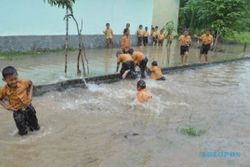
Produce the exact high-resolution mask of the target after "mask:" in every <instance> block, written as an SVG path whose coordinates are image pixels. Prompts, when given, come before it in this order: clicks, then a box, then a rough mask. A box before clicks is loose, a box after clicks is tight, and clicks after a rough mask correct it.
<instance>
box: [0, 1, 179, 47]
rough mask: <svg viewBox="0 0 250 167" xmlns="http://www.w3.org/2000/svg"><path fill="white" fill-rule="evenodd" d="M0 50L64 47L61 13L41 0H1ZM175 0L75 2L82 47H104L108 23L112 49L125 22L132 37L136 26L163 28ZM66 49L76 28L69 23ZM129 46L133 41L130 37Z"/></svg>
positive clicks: (174, 15)
mask: <svg viewBox="0 0 250 167" xmlns="http://www.w3.org/2000/svg"><path fill="white" fill-rule="evenodd" d="M1 6H4V7H3V8H1V10H0V14H1V16H2V17H0V22H1V26H0V51H28V50H34V49H58V48H63V46H64V34H65V22H64V20H63V17H64V15H65V10H64V9H60V8H58V7H51V6H50V5H49V4H47V3H44V1H43V0H11V1H10V0H1ZM178 10H179V0H105V1H100V0H91V1H89V0H76V4H75V5H74V14H75V16H76V18H77V20H79V22H80V20H81V19H83V23H84V24H83V34H84V43H85V45H86V48H101V47H105V41H104V35H103V33H102V32H103V30H104V29H105V24H106V23H107V22H109V23H111V27H112V28H113V31H114V34H117V35H116V36H115V37H114V41H115V44H116V46H118V43H119V41H120V35H121V34H122V31H123V28H124V27H125V24H126V23H130V24H131V30H130V32H131V34H132V35H133V34H135V33H136V30H137V27H138V25H139V24H143V25H144V26H148V27H150V26H151V25H152V24H153V25H159V26H160V27H161V26H163V25H164V24H165V23H166V22H167V21H169V20H173V21H174V22H175V23H177V18H178ZM69 27H70V30H69V32H70V34H71V37H70V44H69V45H70V47H72V48H76V47H77V45H78V44H77V38H76V36H74V34H76V29H75V25H74V22H72V20H71V21H70V25H69ZM133 43H134V44H135V43H136V38H135V37H134V36H133Z"/></svg>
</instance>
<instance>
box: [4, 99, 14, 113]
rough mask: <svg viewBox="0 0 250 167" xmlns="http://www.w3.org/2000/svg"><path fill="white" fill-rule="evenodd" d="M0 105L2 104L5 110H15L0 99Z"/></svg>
mask: <svg viewBox="0 0 250 167" xmlns="http://www.w3.org/2000/svg"><path fill="white" fill-rule="evenodd" d="M0 105H1V106H3V108H5V109H6V110H9V111H15V110H16V109H15V108H13V107H12V106H11V105H9V104H6V103H5V102H4V101H3V100H0Z"/></svg>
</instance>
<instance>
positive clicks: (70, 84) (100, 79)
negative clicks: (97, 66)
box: [34, 57, 250, 96]
mask: <svg viewBox="0 0 250 167" xmlns="http://www.w3.org/2000/svg"><path fill="white" fill-rule="evenodd" d="M244 60H250V57H242V58H236V59H232V60H224V61H217V62H211V63H207V64H192V65H187V66H176V67H169V68H162V72H163V73H164V74H168V73H172V72H178V71H185V70H194V69H197V68H203V67H209V66H213V65H218V64H225V63H232V62H236V61H244ZM85 80H86V82H87V83H95V84H101V83H112V82H117V81H120V80H121V79H120V76H119V74H109V75H102V76H96V77H88V78H86V79H85ZM79 87H82V88H87V86H86V85H85V83H84V81H83V80H82V79H73V80H67V81H62V82H57V83H55V84H48V85H37V86H34V96H41V95H43V94H44V93H47V92H51V91H64V90H65V89H68V88H79Z"/></svg>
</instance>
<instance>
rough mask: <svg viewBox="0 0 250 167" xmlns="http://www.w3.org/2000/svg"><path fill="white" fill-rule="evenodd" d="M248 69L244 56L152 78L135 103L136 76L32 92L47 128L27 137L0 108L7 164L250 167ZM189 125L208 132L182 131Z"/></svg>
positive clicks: (2, 158) (1, 147)
mask: <svg viewBox="0 0 250 167" xmlns="http://www.w3.org/2000/svg"><path fill="white" fill-rule="evenodd" d="M110 61H111V60H110ZM112 61H113V60H112ZM34 63H35V62H34ZM249 73H250V61H241V62H237V63H236V62H235V63H230V64H224V65H217V66H212V67H207V68H202V69H197V70H187V71H184V72H176V73H171V74H169V75H167V76H166V78H167V80H166V81H158V82H157V81H152V80H149V79H147V80H146V82H147V87H148V89H149V90H150V91H151V92H152V95H153V98H152V100H151V101H150V102H149V103H147V104H145V105H138V104H136V102H135V94H136V89H135V85H136V81H120V82H117V83H114V84H101V85H94V84H91V85H88V89H81V88H77V89H68V90H66V91H64V92H50V93H47V94H45V95H43V96H40V97H35V98H34V99H33V105H34V106H35V108H36V110H37V115H38V119H39V121H40V125H41V130H40V131H38V132H32V133H29V135H28V136H25V137H19V136H18V135H17V134H16V133H17V131H16V128H15V125H14V121H13V119H12V114H11V113H9V112H7V111H4V110H3V109H2V108H1V109H0V127H1V128H0V166H1V167H20V166H22V167H34V166H35V167H45V166H46V167H182V166H185V167H211V166H216V167H249V164H250V154H249V152H250V128H249V127H250V110H249V109H250V102H249V99H250V93H249V92H250V85H249V83H250V78H249ZM187 127H193V128H196V129H201V130H204V131H205V133H204V134H202V135H201V136H196V137H193V136H188V135H186V134H183V133H181V129H183V128H187ZM204 151H225V152H229V151H234V152H240V157H225V158H223V157H214V158H213V157H212V158H211V157H210V158H208V157H202V156H201V152H204Z"/></svg>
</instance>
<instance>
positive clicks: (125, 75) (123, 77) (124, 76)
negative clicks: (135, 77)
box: [122, 70, 130, 79]
mask: <svg viewBox="0 0 250 167" xmlns="http://www.w3.org/2000/svg"><path fill="white" fill-rule="evenodd" d="M129 71H130V70H126V71H125V72H124V73H123V74H122V79H125V78H126V77H127V75H128V73H129Z"/></svg>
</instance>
